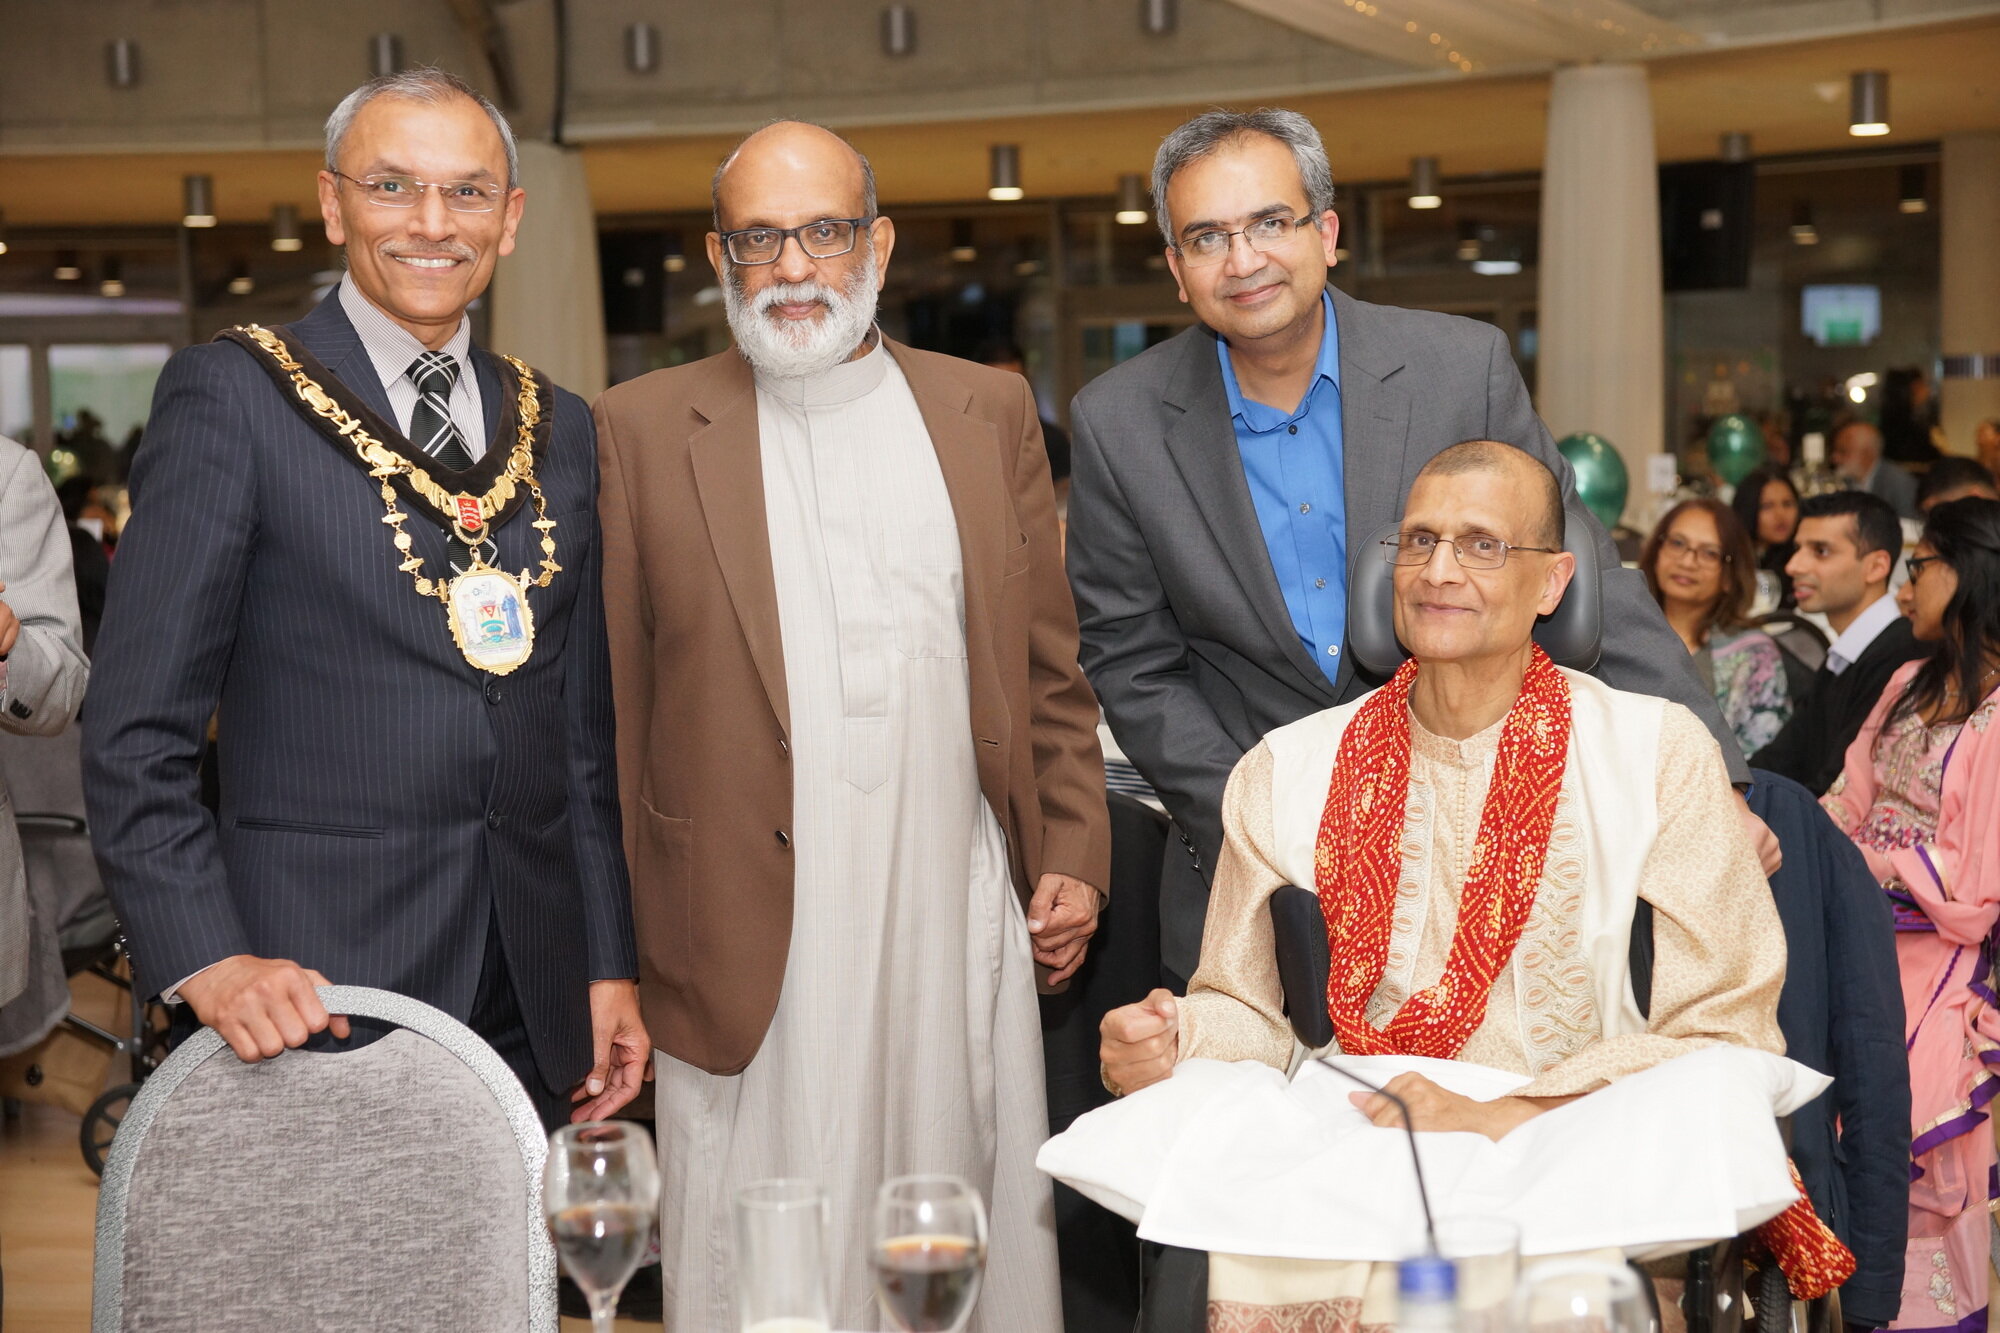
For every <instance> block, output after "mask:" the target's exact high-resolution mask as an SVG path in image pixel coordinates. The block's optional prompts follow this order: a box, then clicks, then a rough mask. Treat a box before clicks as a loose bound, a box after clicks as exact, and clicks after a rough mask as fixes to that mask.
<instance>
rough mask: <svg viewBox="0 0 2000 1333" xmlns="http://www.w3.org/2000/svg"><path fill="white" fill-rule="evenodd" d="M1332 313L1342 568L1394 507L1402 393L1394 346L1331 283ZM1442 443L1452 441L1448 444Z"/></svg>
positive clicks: (1405, 434) (1343, 676)
mask: <svg viewBox="0 0 2000 1333" xmlns="http://www.w3.org/2000/svg"><path fill="white" fill-rule="evenodd" d="M1329 290H1330V291H1331V292H1332V293H1333V317H1334V320H1335V321H1336V322H1337V323H1338V325H1339V328H1340V431H1341V443H1342V454H1343V457H1342V461H1341V489H1342V491H1343V492H1344V494H1345V498H1346V504H1347V572H1348V583H1349V585H1350V586H1352V584H1353V581H1354V579H1353V575H1354V568H1355V565H1356V564H1357V563H1358V562H1359V561H1362V560H1367V559H1373V558H1375V556H1376V553H1375V552H1374V551H1373V550H1372V549H1369V547H1370V543H1372V542H1373V541H1374V539H1375V533H1376V531H1377V530H1378V529H1380V528H1382V527H1383V526H1385V525H1387V524H1389V523H1391V522H1393V521H1395V519H1396V518H1398V517H1399V516H1400V515H1401V514H1402V512H1403V507H1402V498H1403V497H1402V490H1403V463H1404V459H1403V453H1404V449H1405V447H1406V446H1407V445H1408V443H1409V435H1410V395H1409V393H1408V392H1407V390H1405V388H1404V387H1403V382H1402V381H1401V380H1400V379H1397V378H1394V377H1395V375H1396V372H1398V371H1400V370H1401V369H1402V368H1403V365H1404V357H1403V352H1402V349H1401V348H1400V347H1398V346H1396V345H1395V343H1394V342H1393V341H1391V339H1390V337H1389V335H1388V334H1387V333H1386V331H1383V330H1378V329H1377V328H1375V327H1373V323H1372V321H1370V320H1369V319H1368V317H1367V314H1366V312H1365V310H1364V309H1363V308H1362V307H1361V306H1360V304H1359V303H1358V302H1356V301H1355V299H1354V298H1353V297H1351V296H1349V295H1347V293H1345V292H1343V291H1341V290H1340V289H1339V288H1338V287H1332V288H1329ZM1448 443H1456V441H1449V442H1448ZM1353 678H1354V663H1353V661H1352V660H1351V659H1348V658H1342V659H1341V663H1340V682H1339V685H1340V688H1339V691H1338V693H1339V696H1340V697H1342V698H1345V697H1346V696H1347V693H1348V688H1347V687H1348V684H1349V682H1350V681H1352V680H1353Z"/></svg>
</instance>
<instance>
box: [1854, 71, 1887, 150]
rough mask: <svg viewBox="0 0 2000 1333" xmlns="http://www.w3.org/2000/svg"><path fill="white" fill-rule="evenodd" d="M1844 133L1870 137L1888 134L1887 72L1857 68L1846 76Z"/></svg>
mask: <svg viewBox="0 0 2000 1333" xmlns="http://www.w3.org/2000/svg"><path fill="white" fill-rule="evenodd" d="M1847 132H1848V133H1849V134H1852V135H1855V136H1856V137H1858V138H1864V139H1865V138H1873V137H1874V136H1876V135H1880V134H1887V133H1888V132H1889V72H1888V71H1887V70H1882V69H1858V70H1856V71H1854V73H1852V74H1850V75H1848V76H1847Z"/></svg>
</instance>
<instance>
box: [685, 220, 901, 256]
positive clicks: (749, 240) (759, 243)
mask: <svg viewBox="0 0 2000 1333" xmlns="http://www.w3.org/2000/svg"><path fill="white" fill-rule="evenodd" d="M872 221H874V219H873V218H821V219H819V220H818V221H817V222H807V223H803V224H801V225H800V226H797V227H739V228H737V229H736V230H735V231H725V232H723V233H722V249H723V252H724V253H725V254H727V255H728V256H729V259H730V262H731V263H735V264H775V263H777V262H778V256H779V255H781V254H783V253H784V252H785V242H786V241H790V240H796V241H798V243H799V248H800V249H801V250H803V251H805V252H806V257H807V258H808V259H838V258H840V256H842V255H844V254H846V253H847V252H848V251H850V250H852V249H853V248H854V243H855V240H856V238H858V237H859V236H860V234H861V228H862V226H863V225H864V224H866V223H869V222H872Z"/></svg>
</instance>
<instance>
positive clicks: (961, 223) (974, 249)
mask: <svg viewBox="0 0 2000 1333" xmlns="http://www.w3.org/2000/svg"><path fill="white" fill-rule="evenodd" d="M951 258H952V262H953V263H957V264H970V263H971V262H972V261H973V260H975V259H977V258H979V247H978V246H976V245H974V244H973V243H972V219H971V218H953V219H952V223H951Z"/></svg>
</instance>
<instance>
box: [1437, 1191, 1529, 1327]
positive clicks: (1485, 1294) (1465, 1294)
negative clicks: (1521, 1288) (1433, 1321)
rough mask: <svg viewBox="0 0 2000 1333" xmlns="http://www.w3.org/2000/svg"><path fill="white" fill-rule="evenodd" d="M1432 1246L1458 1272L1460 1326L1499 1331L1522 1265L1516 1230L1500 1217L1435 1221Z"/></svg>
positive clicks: (1519, 1231)
mask: <svg viewBox="0 0 2000 1333" xmlns="http://www.w3.org/2000/svg"><path fill="white" fill-rule="evenodd" d="M1437 1247H1438V1253H1439V1255H1441V1256H1442V1257H1444V1258H1446V1259H1449V1260H1451V1262H1452V1266H1453V1267H1454V1268H1456V1269H1457V1270H1458V1312H1459V1326H1460V1328H1461V1329H1464V1330H1466V1333H1504V1330H1506V1328H1507V1316H1508V1303H1509V1302H1510V1301H1511V1300H1512V1299H1513V1296H1514V1282H1515V1279H1516V1278H1517V1277H1518V1276H1519V1270H1520V1266H1521V1229H1520V1228H1519V1227H1517V1226H1515V1225H1514V1224H1513V1223H1512V1222H1509V1221H1508V1220H1507V1219H1505V1218H1502V1217H1440V1218H1439V1219H1438V1220H1437Z"/></svg>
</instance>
